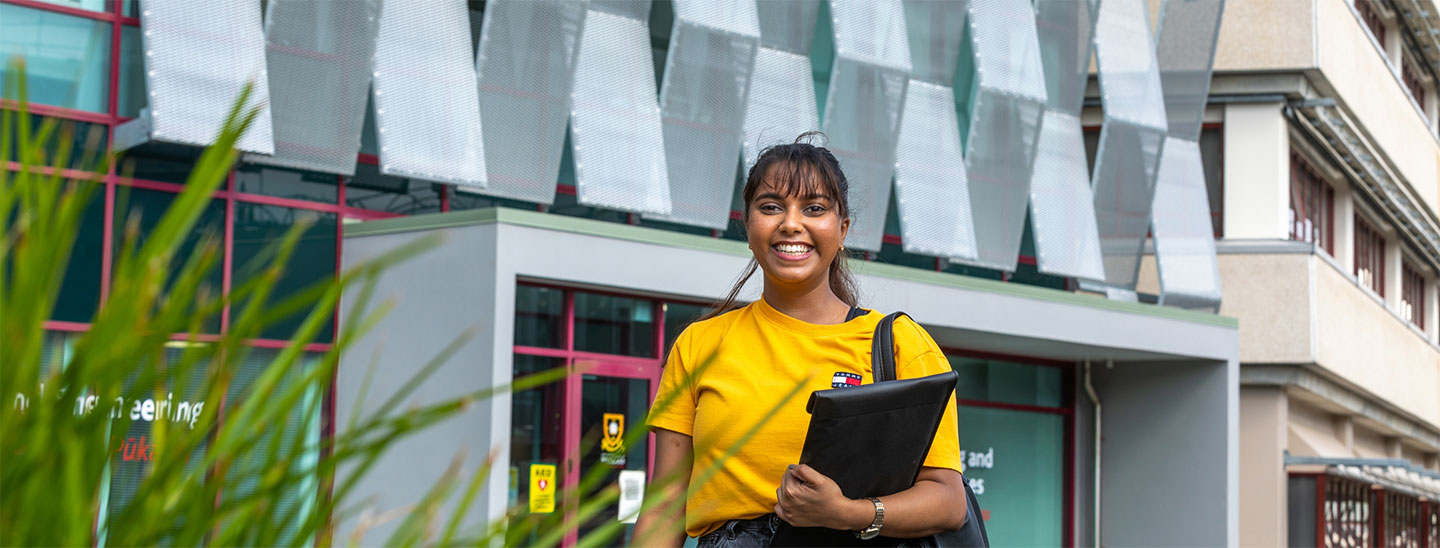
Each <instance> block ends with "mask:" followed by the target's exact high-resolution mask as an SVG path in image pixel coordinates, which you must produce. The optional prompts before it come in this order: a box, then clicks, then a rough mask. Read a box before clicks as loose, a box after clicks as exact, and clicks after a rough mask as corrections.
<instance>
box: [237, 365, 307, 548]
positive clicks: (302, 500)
mask: <svg viewBox="0 0 1440 548" xmlns="http://www.w3.org/2000/svg"><path fill="white" fill-rule="evenodd" d="M279 355H280V351H279V350H276V349H270V348H254V349H250V354H249V355H248V356H246V357H245V359H244V360H243V361H241V362H240V364H239V367H238V368H237V369H236V371H235V377H234V378H233V379H232V380H231V382H230V386H229V389H228V390H227V392H226V398H225V407H226V409H233V408H235V406H236V405H238V404H239V403H240V402H242V401H244V400H243V398H245V397H248V395H249V391H250V390H251V389H252V387H253V386H254V384H255V382H256V381H258V380H260V376H261V375H263V374H264V373H265V372H266V371H267V370H268V369H269V368H270V367H271V364H272V363H274V361H275V358H277V357H279ZM315 358H316V355H314V354H306V355H302V356H301V357H300V358H299V359H298V360H297V362H296V363H295V364H293V366H292V367H289V368H288V369H287V370H286V372H285V375H284V376H283V377H282V378H281V380H280V382H279V383H278V384H277V385H276V387H275V392H274V394H275V395H276V396H278V395H280V394H283V393H284V392H285V391H287V390H290V389H291V388H292V387H293V386H294V385H295V383H297V382H301V381H302V380H303V378H304V375H305V374H306V373H307V372H308V371H309V370H310V368H311V367H313V366H314V363H315ZM326 385H328V383H324V384H322V383H320V382H317V383H312V384H311V385H309V386H307V387H306V389H305V393H304V395H302V396H301V398H300V400H299V402H298V405H296V406H294V407H292V408H291V409H290V410H288V411H287V412H286V413H285V415H284V417H283V419H282V420H283V423H281V424H275V425H270V426H269V428H267V430H266V433H265V434H264V435H263V436H262V437H261V438H260V439H259V440H258V441H257V442H256V445H255V446H254V447H252V449H251V451H249V452H247V453H245V454H242V455H239V456H238V457H237V458H236V459H235V460H234V461H233V462H234V464H233V465H232V466H233V467H232V468H231V473H232V474H234V476H232V477H234V478H236V480H235V481H236V485H235V487H233V488H232V489H227V490H226V491H224V492H222V493H221V496H223V497H235V498H237V499H243V498H245V497H248V496H251V495H250V494H251V493H253V492H254V489H255V488H256V486H257V484H258V483H259V480H260V478H261V476H262V475H263V474H264V473H266V472H268V471H269V466H272V465H275V464H284V463H287V462H288V463H289V469H290V471H291V473H294V474H297V475H298V474H304V473H305V472H306V471H307V470H308V471H310V473H309V474H306V475H305V479H304V480H303V481H301V482H299V483H298V484H297V485H296V488H295V489H291V490H289V491H286V492H284V493H281V494H280V496H278V497H275V498H273V499H272V504H273V506H272V510H271V516H272V517H273V518H274V519H275V523H274V526H275V527H278V529H279V531H278V535H279V537H278V538H277V539H276V540H275V542H274V543H273V544H276V545H282V544H283V545H289V544H294V542H293V541H294V537H295V534H296V530H297V529H298V528H299V525H300V523H299V522H295V521H292V522H288V523H282V522H281V521H280V520H281V519H282V518H284V517H285V516H286V514H287V513H290V512H296V511H297V509H302V508H308V507H309V506H311V505H313V504H314V503H315V497H316V496H317V495H318V492H319V481H318V478H317V477H316V476H315V474H314V473H313V472H314V469H315V466H316V464H317V463H318V460H319V457H320V450H319V449H320V419H321V406H322V404H323V402H324V394H323V391H324V388H325V386H326ZM276 435H278V436H280V443H279V445H278V446H277V447H278V449H277V453H276V454H275V455H274V456H273V457H271V456H269V455H267V453H268V449H269V446H270V444H271V443H273V441H272V440H273V436H276Z"/></svg>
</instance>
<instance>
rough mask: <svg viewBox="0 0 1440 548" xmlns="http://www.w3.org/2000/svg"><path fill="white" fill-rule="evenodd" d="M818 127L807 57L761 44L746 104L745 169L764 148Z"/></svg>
mask: <svg viewBox="0 0 1440 548" xmlns="http://www.w3.org/2000/svg"><path fill="white" fill-rule="evenodd" d="M818 129H820V115H819V113H818V112H816V105H815V80H814V78H813V77H812V76H811V72H810V58H809V57H806V56H805V55H802V54H798V53H791V52H788V51H782V50H778V49H770V48H767V47H761V48H760V50H759V51H757V52H756V53H755V72H754V74H753V75H752V76H751V78H750V94H749V97H748V98H747V99H746V107H745V137H744V138H745V143H744V150H745V169H746V170H747V171H748V170H749V169H750V166H753V165H755V160H756V159H758V158H759V157H760V151H761V150H764V149H765V147H768V146H772V145H778V144H784V143H789V142H792V141H794V140H795V138H796V137H797V136H799V135H800V134H801V133H805V132H807V131H815V130H818Z"/></svg>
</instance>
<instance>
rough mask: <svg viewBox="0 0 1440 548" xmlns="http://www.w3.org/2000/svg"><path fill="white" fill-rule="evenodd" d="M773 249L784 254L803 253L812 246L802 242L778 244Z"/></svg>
mask: <svg viewBox="0 0 1440 548" xmlns="http://www.w3.org/2000/svg"><path fill="white" fill-rule="evenodd" d="M775 249H776V250H777V251H779V252H781V253H784V254H786V255H804V254H806V253H809V252H810V250H811V249H813V248H812V247H810V246H808V245H802V244H779V245H776V246H775Z"/></svg>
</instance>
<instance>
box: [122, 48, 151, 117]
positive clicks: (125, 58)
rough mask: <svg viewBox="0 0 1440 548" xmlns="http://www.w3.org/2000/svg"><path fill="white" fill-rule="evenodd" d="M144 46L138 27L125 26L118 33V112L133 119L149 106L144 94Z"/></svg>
mask: <svg viewBox="0 0 1440 548" xmlns="http://www.w3.org/2000/svg"><path fill="white" fill-rule="evenodd" d="M144 52H145V46H144V45H143V44H142V43H141V42H140V27H132V26H129V25H125V26H124V27H123V28H122V30H121V31H120V68H119V70H120V89H118V90H116V93H117V94H118V95H119V97H117V98H116V99H117V102H118V103H119V107H118V112H116V114H119V115H120V116H124V117H127V118H134V117H136V116H139V115H140V109H141V108H144V107H145V105H147V104H149V100H148V97H147V96H146V94H145V89H146V88H145V85H146V84H145V58H144Z"/></svg>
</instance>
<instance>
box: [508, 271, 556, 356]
mask: <svg viewBox="0 0 1440 548" xmlns="http://www.w3.org/2000/svg"><path fill="white" fill-rule="evenodd" d="M515 346H539V347H544V348H565V292H564V291H563V290H559V289H554V288H550V287H536V286H533V285H521V286H517V287H516V288H515Z"/></svg>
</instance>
